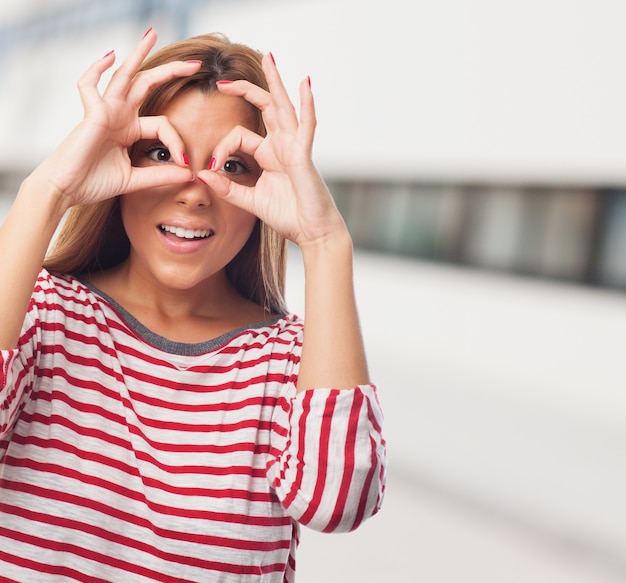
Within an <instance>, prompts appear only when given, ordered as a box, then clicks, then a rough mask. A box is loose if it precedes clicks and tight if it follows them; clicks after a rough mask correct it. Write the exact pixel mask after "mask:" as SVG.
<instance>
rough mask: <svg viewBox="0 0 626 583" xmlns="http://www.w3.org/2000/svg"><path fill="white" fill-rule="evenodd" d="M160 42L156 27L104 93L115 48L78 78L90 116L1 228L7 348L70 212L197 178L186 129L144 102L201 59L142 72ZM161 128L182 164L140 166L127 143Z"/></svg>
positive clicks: (0, 294)
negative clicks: (142, 110) (144, 109)
mask: <svg viewBox="0 0 626 583" xmlns="http://www.w3.org/2000/svg"><path fill="white" fill-rule="evenodd" d="M155 42H156V35H155V34H154V32H152V31H151V32H149V34H147V35H146V36H145V37H144V38H143V39H142V41H141V42H140V43H139V44H138V45H137V47H136V48H135V50H134V51H133V52H132V53H131V55H130V56H129V57H128V59H127V60H126V61H125V62H124V63H123V64H122V66H121V67H120V68H119V69H118V70H117V71H116V73H115V74H114V75H113V78H112V80H111V82H110V83H109V85H108V87H107V88H106V89H105V91H104V93H103V94H102V95H100V93H99V91H98V88H97V85H98V82H99V80H100V78H101V76H102V74H103V73H104V72H105V71H106V70H107V69H109V68H110V67H111V66H112V65H113V63H114V61H115V55H114V54H113V53H112V52H111V53H109V54H107V55H105V56H104V57H103V58H102V59H99V60H98V61H96V62H95V63H94V64H93V65H92V66H91V67H90V68H89V69H88V70H87V71H86V72H85V74H84V75H83V77H82V78H81V80H80V81H79V83H78V89H79V92H80V96H81V100H82V103H83V107H84V110H85V115H84V119H83V120H82V121H81V122H80V123H79V124H78V126H77V127H76V128H75V129H74V130H73V131H72V132H71V133H70V135H69V136H68V137H67V138H66V139H65V140H64V141H63V142H62V144H61V145H60V146H59V147H58V148H57V149H56V150H55V151H54V152H53V154H52V155H51V156H50V158H48V159H47V160H46V161H44V162H43V163H42V164H41V165H40V166H39V167H38V168H36V169H35V171H34V172H33V173H32V174H31V175H30V176H29V177H28V178H27V179H26V180H25V181H24V183H23V184H22V186H21V188H20V191H19V193H18V195H17V198H16V201H15V203H14V205H13V208H12V209H11V211H10V212H9V215H8V217H7V219H6V221H5V222H4V224H3V225H2V227H1V228H0V257H1V258H2V267H3V277H2V279H1V280H0V322H2V325H1V326H0V348H5V349H10V348H15V347H16V345H17V342H18V339H19V335H20V329H21V326H22V322H23V320H24V316H25V314H26V309H27V307H28V303H29V301H30V295H31V292H32V289H33V285H34V283H35V280H36V277H37V274H38V272H39V270H40V268H41V264H42V262H43V258H44V256H45V253H46V251H47V249H48V245H49V244H50V241H51V239H52V236H53V235H54V231H55V229H56V227H57V226H58V224H59V222H60V220H61V218H62V216H63V214H64V212H65V211H66V210H67V209H68V208H69V207H71V206H73V205H77V204H91V203H96V202H99V201H101V200H105V199H107V198H111V197H114V196H116V195H118V194H121V193H124V192H132V191H134V190H138V189H141V188H146V187H149V186H157V185H159V184H165V183H177V182H186V181H189V180H191V179H192V178H193V174H192V172H191V170H189V169H188V168H184V167H183V166H184V165H185V164H184V160H183V146H182V140H181V139H180V136H178V134H177V133H176V132H175V130H174V128H173V127H172V126H171V124H169V123H168V122H167V120H166V119H165V118H159V117H153V118H139V117H138V110H139V106H140V105H141V103H142V102H143V100H144V99H145V96H146V94H147V92H148V91H149V90H150V88H151V87H153V86H155V85H156V84H159V83H163V82H165V81H167V80H168V79H171V78H173V77H176V76H182V75H189V74H191V73H193V72H194V71H196V70H197V68H198V63H181V62H173V63H168V64H167V65H163V66H162V67H156V68H154V69H151V70H149V71H144V72H142V73H139V74H137V69H138V67H139V65H140V64H141V63H142V62H143V60H144V59H145V57H146V56H147V54H148V53H149V51H150V49H151V48H152V46H153V45H154V43H155ZM156 135H158V136H159V137H160V138H161V139H162V140H163V141H164V143H166V144H168V146H169V147H170V148H171V151H172V154H173V155H174V157H175V159H176V160H177V162H178V163H179V165H167V166H165V165H164V166H163V167H160V168H150V169H148V168H133V167H132V166H131V164H130V159H129V156H128V152H127V150H128V147H129V146H130V145H132V144H133V143H135V142H136V141H138V140H139V139H142V138H144V137H154V136H156Z"/></svg>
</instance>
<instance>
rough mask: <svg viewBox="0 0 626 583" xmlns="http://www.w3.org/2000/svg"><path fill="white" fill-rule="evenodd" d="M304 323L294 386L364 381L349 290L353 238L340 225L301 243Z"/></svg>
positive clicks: (361, 348)
mask: <svg viewBox="0 0 626 583" xmlns="http://www.w3.org/2000/svg"><path fill="white" fill-rule="evenodd" d="M301 249H302V259H303V262H304V275H305V325H304V340H303V347H302V358H301V362H300V372H299V376H298V387H297V388H298V391H303V390H306V389H313V388H319V387H325V388H335V389H350V388H354V387H355V386H357V385H360V384H367V383H369V374H368V370H367V362H366V358H365V349H364V346H363V339H362V336H361V328H360V324H359V317H358V312H357V306H356V299H355V296H354V286H353V265H352V259H353V252H352V240H351V238H350V236H349V234H348V232H347V230H344V229H339V230H338V231H336V232H335V233H334V234H333V235H332V236H330V237H327V238H326V239H325V240H324V241H323V242H317V243H316V244H314V245H311V246H304V247H301Z"/></svg>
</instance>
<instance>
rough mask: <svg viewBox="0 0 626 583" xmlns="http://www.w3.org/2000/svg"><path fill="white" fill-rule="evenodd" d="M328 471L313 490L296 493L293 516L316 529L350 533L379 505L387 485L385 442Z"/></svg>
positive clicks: (304, 524) (370, 515)
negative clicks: (369, 452)
mask: <svg viewBox="0 0 626 583" xmlns="http://www.w3.org/2000/svg"><path fill="white" fill-rule="evenodd" d="M378 445H379V446H381V444H378ZM328 470H329V471H328V472H327V473H326V476H325V477H324V480H323V482H321V481H320V480H318V481H317V487H316V488H315V489H314V490H313V491H310V492H304V491H299V492H298V495H297V496H296V498H295V499H294V504H293V507H292V511H295V512H293V514H292V515H295V517H296V519H297V520H298V522H299V523H300V524H302V525H303V526H306V527H308V528H311V529H313V530H316V531H319V532H326V533H342V532H351V531H353V530H355V529H356V528H358V527H359V526H360V525H361V524H362V523H363V522H365V521H366V520H367V519H368V518H370V517H372V516H374V515H375V514H376V513H377V512H378V511H379V510H380V508H381V505H382V502H383V498H384V493H385V484H386V453H385V449H384V444H383V445H382V446H381V447H378V448H373V449H372V452H371V456H367V458H366V459H363V460H360V462H359V463H355V464H354V465H344V466H341V467H340V468H339V467H337V468H335V470H336V471H333V470H332V469H331V468H330V467H329V468H328Z"/></svg>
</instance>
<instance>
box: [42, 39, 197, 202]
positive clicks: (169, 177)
mask: <svg viewBox="0 0 626 583" xmlns="http://www.w3.org/2000/svg"><path fill="white" fill-rule="evenodd" d="M155 42H156V34H155V33H154V31H152V30H150V31H148V32H147V33H146V35H145V36H144V38H143V39H142V40H141V42H140V43H139V44H138V45H137V46H136V47H135V49H134V50H133V52H132V53H131V55H130V56H129V57H128V58H127V59H126V61H125V62H124V63H123V64H122V65H121V66H120V68H119V69H118V70H117V71H115V73H114V74H113V76H112V78H111V81H110V82H109V84H108V86H107V87H106V89H105V90H104V92H103V93H102V95H100V92H99V91H98V87H97V86H98V82H99V81H100V79H101V76H102V74H103V73H104V72H105V71H106V70H107V69H109V68H110V67H111V66H112V65H113V63H114V62H115V54H114V53H113V52H111V53H109V54H107V55H105V56H104V57H103V58H102V59H100V60H98V61H96V62H95V63H93V64H92V65H91V67H89V69H88V70H87V71H86V72H85V74H84V75H83V76H82V77H81V79H80V81H79V82H78V90H79V93H80V97H81V101H82V104H83V108H84V118H83V120H82V121H81V122H80V123H79V124H78V126H76V128H74V130H73V131H72V132H71V133H70V135H69V136H68V137H67V138H66V139H65V140H64V141H63V143H62V144H61V145H60V146H59V147H58V148H57V149H56V150H55V152H54V153H53V154H52V155H51V156H50V158H48V159H47V160H46V161H45V162H44V163H42V164H41V166H40V167H39V168H38V169H37V170H36V171H35V173H34V174H35V175H37V176H39V177H40V178H42V179H44V180H45V181H46V183H47V184H48V185H51V186H52V187H53V189H54V190H55V191H56V193H57V194H58V195H60V196H61V197H62V199H63V202H64V205H65V206H66V207H69V206H72V205H75V204H87V203H93V202H98V201H100V200H104V199H107V198H111V197H114V196H116V195H118V194H122V193H127V192H133V191H136V190H140V189H144V188H150V187H154V186H158V185H161V184H168V183H183V182H187V181H190V180H193V173H192V172H191V170H190V169H189V168H186V167H185V166H186V163H185V160H184V155H183V143H182V140H181V138H180V136H179V135H178V133H177V132H176V131H175V130H174V128H173V127H172V125H171V124H170V123H169V122H168V120H167V119H166V118H165V117H163V116H151V117H139V115H138V111H139V107H140V106H141V104H142V103H143V101H144V99H145V98H146V95H147V94H148V92H149V91H150V90H151V89H152V88H154V87H156V86H157V85H159V84H161V83H164V82H166V81H168V80H170V79H173V78H174V77H177V76H185V75H191V74H192V73H194V72H196V71H197V70H198V67H199V63H196V62H190V63H185V62H180V61H177V62H172V63H168V64H165V65H162V66H159V67H155V68H153V69H150V70H146V71H142V72H139V73H138V72H137V70H138V68H139V66H140V65H141V63H142V62H143V60H144V59H145V58H146V56H147V55H148V53H149V52H150V50H151V49H152V47H153V46H154V44H155ZM155 137H158V139H160V140H161V141H162V142H163V144H164V145H165V146H166V147H167V148H168V149H169V150H170V151H171V152H172V156H173V157H174V160H175V161H176V163H177V164H171V165H163V166H161V167H158V168H135V167H133V166H132V165H131V162H130V158H129V155H128V148H129V147H130V146H131V145H132V144H134V143H135V142H137V141H138V140H140V139H145V138H155Z"/></svg>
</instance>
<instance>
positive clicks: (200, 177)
mask: <svg viewBox="0 0 626 583" xmlns="http://www.w3.org/2000/svg"><path fill="white" fill-rule="evenodd" d="M195 177H196V178H197V179H198V180H199V181H200V182H202V184H206V182H205V181H204V180H202V176H200V175H198V174H196V175H195Z"/></svg>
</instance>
